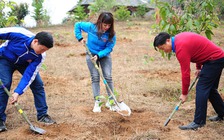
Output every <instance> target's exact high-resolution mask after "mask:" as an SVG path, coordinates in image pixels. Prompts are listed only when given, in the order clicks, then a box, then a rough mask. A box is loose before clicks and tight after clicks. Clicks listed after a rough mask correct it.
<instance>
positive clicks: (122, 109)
mask: <svg viewBox="0 0 224 140" xmlns="http://www.w3.org/2000/svg"><path fill="white" fill-rule="evenodd" d="M84 46H85V48H86V51H87V54H88V55H89V56H90V58H92V57H93V56H92V54H91V52H90V50H89V48H88V47H87V45H86V43H85V42H84ZM91 61H92V63H93V65H94V66H95V68H96V69H97V71H98V72H99V74H100V77H101V78H102V80H103V83H104V84H105V86H106V87H107V89H108V90H109V92H110V95H111V96H112V97H113V99H114V103H115V104H116V105H117V107H118V108H117V110H116V112H117V113H119V114H120V115H122V116H130V115H131V109H130V108H129V107H128V106H127V105H126V104H125V103H124V102H123V101H122V102H118V101H117V99H116V97H115V95H114V93H113V92H112V90H111V88H110V87H109V85H108V83H107V81H106V80H105V78H104V76H103V74H102V72H101V70H100V68H99V66H98V65H97V63H96V61H94V60H92V59H91Z"/></svg>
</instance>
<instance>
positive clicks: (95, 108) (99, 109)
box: [93, 100, 101, 113]
mask: <svg viewBox="0 0 224 140" xmlns="http://www.w3.org/2000/svg"><path fill="white" fill-rule="evenodd" d="M100 103H101V101H99V100H96V101H95V105H94V108H93V112H95V113H96V112H101V106H100Z"/></svg>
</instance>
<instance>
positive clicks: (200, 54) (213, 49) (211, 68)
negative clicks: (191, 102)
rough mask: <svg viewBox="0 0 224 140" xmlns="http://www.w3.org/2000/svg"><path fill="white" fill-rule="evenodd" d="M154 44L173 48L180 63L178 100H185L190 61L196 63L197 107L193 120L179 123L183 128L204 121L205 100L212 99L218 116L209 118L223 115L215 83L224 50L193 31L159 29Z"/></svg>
mask: <svg viewBox="0 0 224 140" xmlns="http://www.w3.org/2000/svg"><path fill="white" fill-rule="evenodd" d="M153 45H154V47H155V49H156V50H157V48H158V49H160V50H163V51H164V52H165V53H170V52H171V51H173V52H174V53H176V57H177V59H178V61H179V63H180V66H181V74H182V94H181V96H180V100H182V103H184V102H185V101H186V100H187V94H188V87H189V85H190V62H193V63H196V68H197V71H196V72H195V74H196V76H199V80H198V83H197V86H196V110H195V115H194V121H193V122H191V123H190V124H189V125H186V126H180V127H179V128H180V129H182V130H189V129H192V130H196V129H198V128H199V127H202V126H204V125H205V124H206V114H207V101H208V99H209V101H210V102H211V104H212V106H213V108H214V110H215V112H216V113H217V114H218V115H217V116H214V117H210V118H209V120H211V121H221V120H223V117H224V103H223V100H222V98H221V96H220V94H219V93H218V90H217V89H218V85H219V81H220V77H221V74H222V70H223V68H224V51H223V50H222V49H221V48H220V47H218V46H216V45H215V44H214V43H212V42H211V41H210V40H208V39H207V38H205V37H203V36H201V35H198V34H196V33H192V32H183V33H180V34H177V35H176V36H174V37H171V36H170V35H169V34H168V33H165V32H161V33H159V34H158V35H157V36H156V37H155V39H154V44H153Z"/></svg>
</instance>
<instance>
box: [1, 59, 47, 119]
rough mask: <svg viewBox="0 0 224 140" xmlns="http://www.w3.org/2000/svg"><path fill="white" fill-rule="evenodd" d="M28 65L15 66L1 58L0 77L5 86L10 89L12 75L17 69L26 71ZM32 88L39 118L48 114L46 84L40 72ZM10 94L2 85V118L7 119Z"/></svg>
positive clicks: (21, 71) (22, 71)
mask: <svg viewBox="0 0 224 140" xmlns="http://www.w3.org/2000/svg"><path fill="white" fill-rule="evenodd" d="M25 69H26V67H23V66H15V65H13V64H12V63H10V62H9V61H8V60H6V59H4V58H0V79H1V80H2V82H3V83H4V85H5V87H6V88H7V89H8V90H10V88H11V84H12V76H13V73H14V71H15V70H18V71H19V72H20V73H21V74H23V73H24V71H25ZM30 88H31V90H32V92H33V95H34V104H35V107H36V110H37V118H40V117H42V116H43V115H45V114H47V109H48V106H47V103H46V96H45V91H44V85H43V82H42V79H41V77H40V75H39V73H38V74H37V75H36V78H35V80H34V81H33V82H32V84H31V85H30ZM8 98H9V97H8V95H7V94H6V93H5V91H4V89H3V87H1V86H0V119H1V120H3V121H6V114H5V110H6V107H7V103H8Z"/></svg>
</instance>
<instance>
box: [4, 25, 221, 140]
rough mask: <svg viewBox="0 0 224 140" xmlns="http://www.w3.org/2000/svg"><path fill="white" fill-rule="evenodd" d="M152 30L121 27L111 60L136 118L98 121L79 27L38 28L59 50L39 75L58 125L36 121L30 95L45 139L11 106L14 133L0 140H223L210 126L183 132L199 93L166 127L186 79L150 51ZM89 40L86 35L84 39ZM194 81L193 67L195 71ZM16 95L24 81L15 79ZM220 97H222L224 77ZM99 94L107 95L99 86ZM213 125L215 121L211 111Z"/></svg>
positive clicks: (106, 115)
mask: <svg viewBox="0 0 224 140" xmlns="http://www.w3.org/2000/svg"><path fill="white" fill-rule="evenodd" d="M151 25H152V22H150V21H130V22H116V25H115V26H116V27H115V29H116V32H117V44H116V46H115V48H114V50H113V53H112V59H113V60H112V61H113V81H114V87H115V90H116V91H117V92H118V94H119V99H118V100H119V101H121V100H122V101H124V102H125V103H126V104H127V105H128V106H129V107H130V108H131V110H132V114H131V116H129V117H123V116H121V115H120V114H118V113H116V112H111V111H110V110H108V109H107V108H106V107H103V108H102V112H101V113H93V112H92V109H93V106H94V100H93V95H92V90H91V89H92V88H91V80H90V75H89V71H88V69H87V65H86V61H85V48H84V47H83V46H82V45H81V44H80V43H79V42H77V41H76V39H75V37H74V34H73V25H61V26H52V27H47V28H34V29H31V30H32V31H33V32H39V31H41V30H45V31H49V32H51V33H52V34H53V35H54V39H55V47H54V48H53V49H51V50H49V51H48V52H47V58H46V61H45V65H46V70H41V71H40V74H41V76H42V79H43V81H44V84H45V90H46V95H47V102H48V106H49V114H50V115H51V116H52V118H53V119H55V120H56V121H57V124H55V125H50V126H47V125H43V124H40V123H38V122H37V121H36V110H35V107H34V104H33V96H32V93H31V91H30V90H28V91H27V92H26V93H24V94H23V95H22V96H21V97H20V100H19V103H20V104H21V106H22V108H23V109H24V111H25V112H26V113H27V115H28V117H29V119H30V120H31V122H32V123H33V124H34V125H35V126H37V127H40V128H42V129H44V130H46V131H47V133H46V134H45V135H38V134H34V133H32V132H31V131H30V130H29V125H28V124H27V123H26V122H25V121H24V119H23V118H22V117H21V116H20V115H19V113H18V112H17V111H16V109H15V107H14V106H13V105H8V108H7V111H6V113H7V115H8V117H7V122H6V125H7V128H8V131H6V132H3V133H0V140H76V139H80V140H81V139H86V140H87V139H88V140H115V139H116V140H126V139H130V140H164V139H165V140H202V139H203V140H221V139H223V137H224V133H223V131H224V124H223V122H219V123H213V122H209V121H207V124H206V126H205V127H202V128H200V129H199V130H197V131H182V130H180V129H179V128H178V126H180V125H185V124H188V123H190V122H191V121H192V120H193V116H194V109H195V104H194V103H195V102H194V97H195V92H194V91H195V88H194V89H193V90H192V92H191V93H190V94H189V100H188V102H186V103H184V104H183V105H181V106H180V109H179V110H178V111H177V112H176V113H175V115H174V116H173V118H172V120H171V121H170V123H169V124H168V126H166V127H164V126H163V125H164V123H165V121H166V119H167V118H168V116H169V115H170V114H171V112H172V110H173V109H174V107H175V105H176V104H177V103H178V100H177V99H178V97H179V95H180V91H181V74H180V67H179V63H178V61H177V60H176V58H175V56H173V57H171V60H167V59H164V58H162V57H161V54H160V53H159V52H156V51H155V50H154V48H153V47H152V42H153V39H154V34H150V33H151V32H152V31H153V30H152V29H151ZM84 36H85V35H84ZM213 38H214V41H215V42H218V43H219V44H220V45H221V47H224V42H223V38H224V34H223V32H222V30H221V28H220V29H217V30H215V36H214V37H213ZM191 69H192V81H193V79H194V75H193V73H194V70H195V65H194V64H192V67H191ZM13 78H14V83H13V86H12V90H13V89H14V88H15V86H16V84H17V83H18V81H19V79H20V78H21V76H20V75H19V74H18V73H15V74H14V77H13ZM219 90H220V93H221V95H222V96H223V94H224V73H223V75H222V77H221V81H220V86H219ZM101 91H102V92H101V94H102V95H106V94H105V92H106V91H105V87H104V85H103V83H101ZM207 115H208V117H209V116H213V115H215V112H214V110H213V109H212V107H211V104H210V103H208V112H207Z"/></svg>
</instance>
